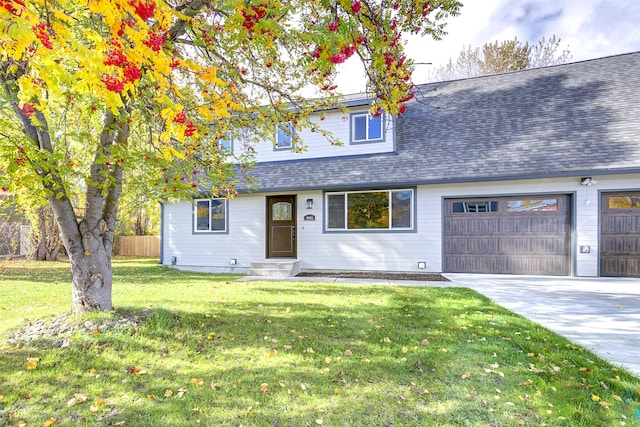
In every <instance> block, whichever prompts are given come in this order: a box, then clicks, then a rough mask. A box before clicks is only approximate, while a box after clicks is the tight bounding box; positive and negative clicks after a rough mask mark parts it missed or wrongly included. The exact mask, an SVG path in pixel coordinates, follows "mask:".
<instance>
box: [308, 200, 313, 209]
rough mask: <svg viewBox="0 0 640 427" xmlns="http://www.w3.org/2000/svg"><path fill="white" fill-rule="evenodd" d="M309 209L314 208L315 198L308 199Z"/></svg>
mask: <svg viewBox="0 0 640 427" xmlns="http://www.w3.org/2000/svg"><path fill="white" fill-rule="evenodd" d="M307 209H313V199H307Z"/></svg>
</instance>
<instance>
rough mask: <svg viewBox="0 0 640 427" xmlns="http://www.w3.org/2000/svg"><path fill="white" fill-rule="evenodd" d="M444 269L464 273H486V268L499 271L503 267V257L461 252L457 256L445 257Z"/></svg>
mask: <svg viewBox="0 0 640 427" xmlns="http://www.w3.org/2000/svg"><path fill="white" fill-rule="evenodd" d="M444 267H445V271H449V272H464V273H486V272H487V270H491V271H500V270H503V269H504V268H505V262H504V259H503V258H498V257H496V256H487V255H481V256H478V255H468V254H461V255H460V256H458V257H449V258H445V266H444Z"/></svg>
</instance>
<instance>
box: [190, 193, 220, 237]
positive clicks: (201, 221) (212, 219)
mask: <svg viewBox="0 0 640 427" xmlns="http://www.w3.org/2000/svg"><path fill="white" fill-rule="evenodd" d="M193 231H194V233H226V232H227V199H224V198H216V199H197V200H196V201H195V208H194V210H193Z"/></svg>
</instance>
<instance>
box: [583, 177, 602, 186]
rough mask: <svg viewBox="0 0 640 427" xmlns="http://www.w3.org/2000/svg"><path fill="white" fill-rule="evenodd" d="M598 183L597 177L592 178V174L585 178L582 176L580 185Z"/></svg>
mask: <svg viewBox="0 0 640 427" xmlns="http://www.w3.org/2000/svg"><path fill="white" fill-rule="evenodd" d="M597 183H598V181H596V180H595V179H593V178H591V177H590V176H586V177H584V178H580V185H584V186H586V187H590V186H592V185H596V184H597Z"/></svg>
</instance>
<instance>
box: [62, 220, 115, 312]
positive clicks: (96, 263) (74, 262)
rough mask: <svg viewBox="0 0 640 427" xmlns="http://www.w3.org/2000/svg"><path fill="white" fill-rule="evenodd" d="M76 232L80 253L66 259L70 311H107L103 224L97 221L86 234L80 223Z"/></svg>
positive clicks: (107, 257)
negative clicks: (80, 246) (70, 284)
mask: <svg viewBox="0 0 640 427" xmlns="http://www.w3.org/2000/svg"><path fill="white" fill-rule="evenodd" d="M79 228H80V232H81V234H82V246H83V247H84V252H83V253H82V254H80V256H74V257H71V258H70V259H71V281H72V293H73V311H74V312H83V311H94V310H111V309H112V308H113V305H112V302H111V288H112V283H113V275H112V271H111V250H110V249H109V250H107V248H106V247H105V245H104V243H103V241H104V240H103V239H104V234H105V232H106V231H107V229H106V224H105V222H104V221H102V220H101V221H100V222H99V223H98V225H97V226H96V228H95V229H94V230H89V229H88V227H87V226H86V224H85V223H84V221H83V222H81V223H80V227H79Z"/></svg>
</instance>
